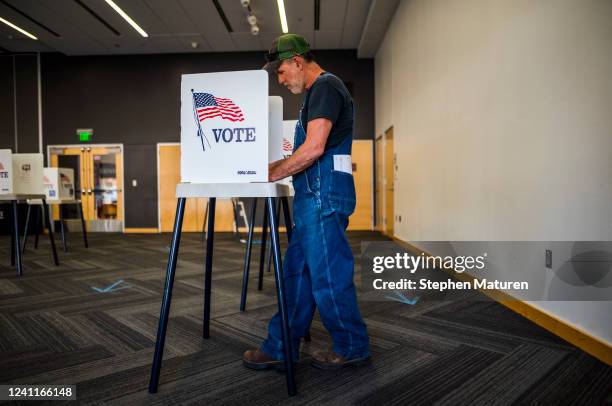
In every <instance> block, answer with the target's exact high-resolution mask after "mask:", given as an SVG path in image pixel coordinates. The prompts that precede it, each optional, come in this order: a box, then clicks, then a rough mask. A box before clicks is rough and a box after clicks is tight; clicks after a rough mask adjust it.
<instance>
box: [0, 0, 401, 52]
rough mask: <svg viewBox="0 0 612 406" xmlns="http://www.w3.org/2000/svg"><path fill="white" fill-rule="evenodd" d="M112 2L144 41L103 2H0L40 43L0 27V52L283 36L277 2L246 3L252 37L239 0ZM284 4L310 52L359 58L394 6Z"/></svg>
mask: <svg viewBox="0 0 612 406" xmlns="http://www.w3.org/2000/svg"><path fill="white" fill-rule="evenodd" d="M114 1H115V3H116V4H117V5H118V6H119V7H121V8H122V9H123V10H124V11H125V12H126V13H127V14H128V15H129V16H130V17H131V18H132V19H134V21H136V22H137V23H138V25H140V26H141V27H142V28H143V29H144V30H145V31H146V32H147V33H148V34H149V37H148V38H143V37H142V36H140V34H138V33H137V32H136V31H135V30H134V28H132V27H131V26H130V25H129V24H128V23H127V22H126V21H125V20H124V19H123V18H121V16H119V14H117V13H116V12H115V11H114V10H113V9H112V8H111V7H110V6H109V5H108V4H107V3H106V2H105V1H104V0H0V17H2V18H4V19H6V20H9V21H10V22H12V23H14V24H16V25H18V26H20V27H21V28H23V29H25V30H26V31H29V32H30V33H32V34H34V35H35V36H37V37H38V39H39V40H38V41H35V40H32V39H29V38H28V37H27V36H25V35H23V34H21V33H19V32H18V31H15V30H13V29H12V28H10V27H8V26H6V25H5V24H2V23H0V51H1V52H3V53H15V52H61V53H63V54H66V55H105V54H148V53H176V52H234V51H260V50H265V49H268V48H269V46H270V44H271V43H272V40H273V39H274V38H275V37H277V36H278V35H280V34H282V30H281V24H280V18H279V13H278V8H277V2H276V0H251V1H250V8H251V11H252V13H253V14H255V16H256V17H257V25H258V26H259V28H260V34H259V35H258V36H254V35H252V34H251V32H250V26H249V24H248V22H247V20H246V16H247V11H246V9H245V8H243V7H242V6H241V4H240V0H114ZM284 1H285V7H286V14H287V21H288V25H289V31H290V32H294V33H298V34H300V35H303V36H304V37H306V38H307V39H308V41H309V42H310V44H311V46H312V47H313V49H359V48H360V44H362V48H368V49H365V50H364V49H359V53H360V56H361V57H371V56H373V54H374V53H375V51H376V49H377V48H378V44H380V41H381V40H382V37H383V36H384V32H385V31H386V26H387V25H388V22H389V20H390V18H391V17H392V15H393V13H394V12H395V8H396V6H397V3H398V1H397V0H284ZM217 6H218V7H217ZM316 10H318V13H317V12H316ZM222 15H224V16H225V19H226V21H227V23H228V24H229V27H228V24H226V23H225V22H224V20H223V18H222ZM316 15H318V18H317V17H316ZM316 20H318V26H317V27H316V26H315V22H316ZM381 21H382V23H381ZM373 22H375V24H373ZM364 33H366V34H367V35H366V36H364ZM381 33H382V34H381ZM379 37H380V38H379ZM194 44H197V46H196V47H195V48H194Z"/></svg>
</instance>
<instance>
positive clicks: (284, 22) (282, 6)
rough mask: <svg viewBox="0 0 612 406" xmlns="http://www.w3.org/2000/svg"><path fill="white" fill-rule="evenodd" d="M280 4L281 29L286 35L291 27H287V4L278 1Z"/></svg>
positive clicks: (281, 0) (280, 0)
mask: <svg viewBox="0 0 612 406" xmlns="http://www.w3.org/2000/svg"><path fill="white" fill-rule="evenodd" d="M276 3H277V4H278V14H279V15H280V20H281V27H282V29H283V33H284V34H286V33H288V32H289V27H288V26H287V15H286V14H285V2H284V1H283V0H276Z"/></svg>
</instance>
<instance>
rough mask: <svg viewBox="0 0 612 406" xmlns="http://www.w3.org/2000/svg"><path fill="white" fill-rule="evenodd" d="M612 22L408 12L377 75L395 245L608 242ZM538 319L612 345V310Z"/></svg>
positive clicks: (436, 9) (610, 11)
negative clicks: (388, 142)
mask: <svg viewBox="0 0 612 406" xmlns="http://www.w3.org/2000/svg"><path fill="white" fill-rule="evenodd" d="M611 21H612V1H609V0H538V1H533V0H512V1H508V0H448V1H442V0H413V1H403V2H402V3H401V4H400V6H399V7H398V10H397V12H396V15H395V16H394V19H393V22H392V24H391V26H390V27H389V30H388V32H387V34H386V36H385V39H384V41H383V43H382V44H381V47H380V49H379V51H378V53H377V56H376V65H375V69H376V71H375V78H376V132H377V134H382V133H383V132H384V131H385V130H386V129H387V128H388V127H390V126H393V128H394V137H395V140H394V148H395V153H396V154H397V162H398V169H397V170H398V172H397V181H396V185H395V202H394V203H395V208H396V214H400V215H401V218H402V221H401V222H397V221H396V223H395V234H396V236H397V237H398V238H401V239H403V240H406V241H428V240H431V241H433V240H447V241H453V240H454V241H458V240H478V241H503V240H507V241H576V240H612V40H611V39H612V23H611ZM553 255H554V254H553ZM542 261H543V259H542ZM539 265H541V264H539ZM508 272H509V274H508V276H509V275H510V273H511V270H508ZM508 279H510V278H508ZM535 305H536V306H538V307H540V308H542V309H543V310H546V311H547V312H549V313H551V314H554V315H556V316H557V317H559V318H561V319H564V320H566V321H568V322H570V323H572V324H575V325H577V326H578V327H580V328H582V329H584V330H586V331H587V332H589V333H590V334H593V335H595V336H597V337H599V338H602V339H604V340H607V341H609V342H612V325H611V324H610V323H609V322H610V314H612V302H572V303H569V302H568V303H559V302H538V303H536V304H535ZM606 321H607V323H606Z"/></svg>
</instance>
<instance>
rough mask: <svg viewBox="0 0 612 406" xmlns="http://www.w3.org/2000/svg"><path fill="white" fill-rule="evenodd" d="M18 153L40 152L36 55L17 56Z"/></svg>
mask: <svg viewBox="0 0 612 406" xmlns="http://www.w3.org/2000/svg"><path fill="white" fill-rule="evenodd" d="M15 79H16V90H17V100H16V102H17V151H18V152H21V153H24V152H39V151H38V68H37V59H36V55H17V56H15Z"/></svg>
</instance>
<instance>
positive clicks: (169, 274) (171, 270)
mask: <svg viewBox="0 0 612 406" xmlns="http://www.w3.org/2000/svg"><path fill="white" fill-rule="evenodd" d="M184 213H185V198H184V197H180V198H179V199H178V201H177V203H176V215H175V216H174V231H173V232H172V244H171V245H170V254H169V255H168V267H167V268H166V283H165V285H164V295H163V299H162V306H161V311H160V313H159V325H158V327H157V340H156V341H155V355H154V356H153V366H152V367H151V379H150V380H149V393H156V392H157V386H158V384H159V371H160V369H161V363H162V357H163V354H164V342H165V341H166V328H167V327H168V316H169V314H170V301H171V299H172V285H173V284H174V274H175V272H176V261H177V259H178V253H179V245H180V243H181V228H182V226H183V214H184Z"/></svg>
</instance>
